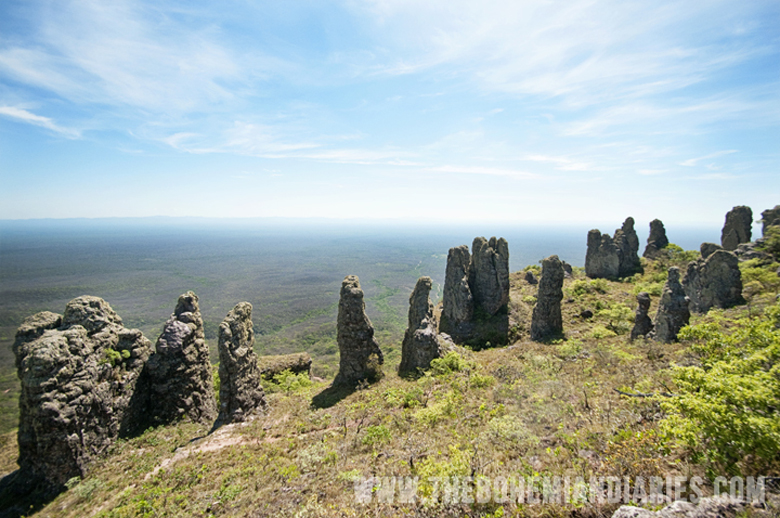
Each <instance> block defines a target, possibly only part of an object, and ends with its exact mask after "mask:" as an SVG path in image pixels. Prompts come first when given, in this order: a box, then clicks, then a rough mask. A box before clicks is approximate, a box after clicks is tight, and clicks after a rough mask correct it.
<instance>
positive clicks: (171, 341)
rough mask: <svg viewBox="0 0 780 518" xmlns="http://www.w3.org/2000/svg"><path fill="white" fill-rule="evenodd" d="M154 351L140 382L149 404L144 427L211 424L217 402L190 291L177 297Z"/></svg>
mask: <svg viewBox="0 0 780 518" xmlns="http://www.w3.org/2000/svg"><path fill="white" fill-rule="evenodd" d="M155 348H156V352H155V353H154V354H153V355H152V356H151V357H150V358H149V362H148V363H147V365H146V369H145V372H144V379H143V390H144V392H145V394H144V395H145V396H146V397H147V398H148V402H149V403H148V404H149V411H148V414H147V418H148V420H149V422H148V423H147V424H148V425H160V424H169V423H173V422H176V421H179V420H181V419H188V420H190V421H192V422H196V423H208V424H211V423H212V422H213V421H214V419H216V417H217V399H216V395H215V393H214V379H213V375H212V372H211V362H210V361H209V348H208V345H206V338H205V334H204V332H203V319H202V318H201V315H200V309H199V307H198V297H197V295H195V294H194V293H193V292H191V291H188V292H187V293H185V294H183V295H181V296H180V297H179V300H178V302H177V304H176V309H175V311H174V313H173V314H172V315H171V316H170V318H169V319H168V321H167V322H165V326H164V327H163V332H162V334H161V335H160V337H159V338H158V339H157V343H156V344H155Z"/></svg>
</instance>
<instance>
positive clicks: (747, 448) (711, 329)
mask: <svg viewBox="0 0 780 518" xmlns="http://www.w3.org/2000/svg"><path fill="white" fill-rule="evenodd" d="M775 312H776V310H775V309H774V308H770V310H768V311H767V312H766V314H765V318H762V319H754V320H751V319H748V320H742V321H741V322H740V323H741V325H740V326H739V327H737V328H736V330H735V331H734V333H733V334H731V335H727V334H725V333H724V332H722V331H721V330H720V329H719V328H718V326H717V325H716V324H704V325H699V326H692V327H686V328H683V330H682V331H681V332H680V339H681V340H690V341H692V342H693V344H692V345H691V349H692V351H694V352H695V353H696V354H697V355H698V356H699V358H700V361H701V365H699V366H689V367H679V366H678V367H675V368H674V370H673V378H674V381H675V383H676V385H677V392H678V394H677V395H676V396H675V397H673V398H667V399H664V400H663V401H662V402H661V405H662V408H663V410H664V411H665V412H666V413H667V414H668V416H667V417H666V418H665V419H664V420H663V421H662V423H661V429H662V430H663V431H664V432H665V433H666V434H667V437H668V438H671V439H673V440H675V441H677V442H678V443H680V444H683V445H685V446H686V447H688V448H690V450H691V451H692V453H693V457H694V460H701V461H704V462H705V463H706V464H707V465H708V468H709V470H710V471H711V472H713V473H716V472H726V473H729V474H737V473H740V472H742V473H743V474H746V475H751V474H756V473H759V472H760V471H762V470H763V469H766V468H767V464H768V463H771V462H772V461H773V460H776V459H778V456H780V414H778V412H777V408H780V330H778V329H777V328H776V327H775V322H774V315H775Z"/></svg>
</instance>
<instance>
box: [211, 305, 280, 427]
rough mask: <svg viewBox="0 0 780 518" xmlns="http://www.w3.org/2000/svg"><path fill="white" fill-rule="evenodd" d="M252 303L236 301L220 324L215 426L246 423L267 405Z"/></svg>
mask: <svg viewBox="0 0 780 518" xmlns="http://www.w3.org/2000/svg"><path fill="white" fill-rule="evenodd" d="M252 326H253V324H252V304H250V303H249V302H239V303H238V304H236V307H234V308H233V309H232V310H230V312H229V313H228V314H227V316H226V317H225V320H223V321H222V323H221V324H220V325H219V345H218V349H219V417H218V418H217V425H223V424H228V423H235V422H241V421H245V420H246V419H247V418H248V417H249V416H251V415H252V414H256V413H263V412H264V411H265V410H266V409H267V408H268V404H267V403H266V401H265V393H264V392H263V386H262V385H261V384H260V381H261V371H260V368H259V366H258V363H257V355H256V354H255V351H254V344H255V332H254V330H253V329H252Z"/></svg>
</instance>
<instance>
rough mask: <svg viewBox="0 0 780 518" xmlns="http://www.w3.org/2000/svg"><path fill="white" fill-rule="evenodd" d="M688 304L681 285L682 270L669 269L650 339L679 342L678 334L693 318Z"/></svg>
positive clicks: (673, 267) (674, 267)
mask: <svg viewBox="0 0 780 518" xmlns="http://www.w3.org/2000/svg"><path fill="white" fill-rule="evenodd" d="M688 302H689V301H688V297H686V296H685V291H684V290H683V287H682V285H681V284H680V269H679V268H677V267H676V266H672V267H671V268H669V273H668V276H667V279H666V284H664V289H663V292H662V293H661V301H660V303H659V305H658V312H657V313H656V315H655V320H654V321H653V330H652V331H651V332H650V335H649V337H650V338H652V339H654V340H655V341H657V342H665V343H669V342H673V341H675V340H677V333H679V332H680V329H682V328H683V326H686V325H688V321H689V320H690V318H691V313H690V310H689V309H688Z"/></svg>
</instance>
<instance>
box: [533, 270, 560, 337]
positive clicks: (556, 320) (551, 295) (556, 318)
mask: <svg viewBox="0 0 780 518" xmlns="http://www.w3.org/2000/svg"><path fill="white" fill-rule="evenodd" d="M563 275H564V273H563V265H561V261H560V260H559V259H558V256H557V255H551V256H550V257H548V258H546V259H544V260H543V261H542V277H541V279H540V280H539V291H538V293H537V296H536V305H535V306H534V311H533V315H532V317H531V340H535V341H540V340H543V339H545V338H547V337H550V336H554V335H558V334H560V333H562V332H563V319H562V317H561V300H563Z"/></svg>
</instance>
